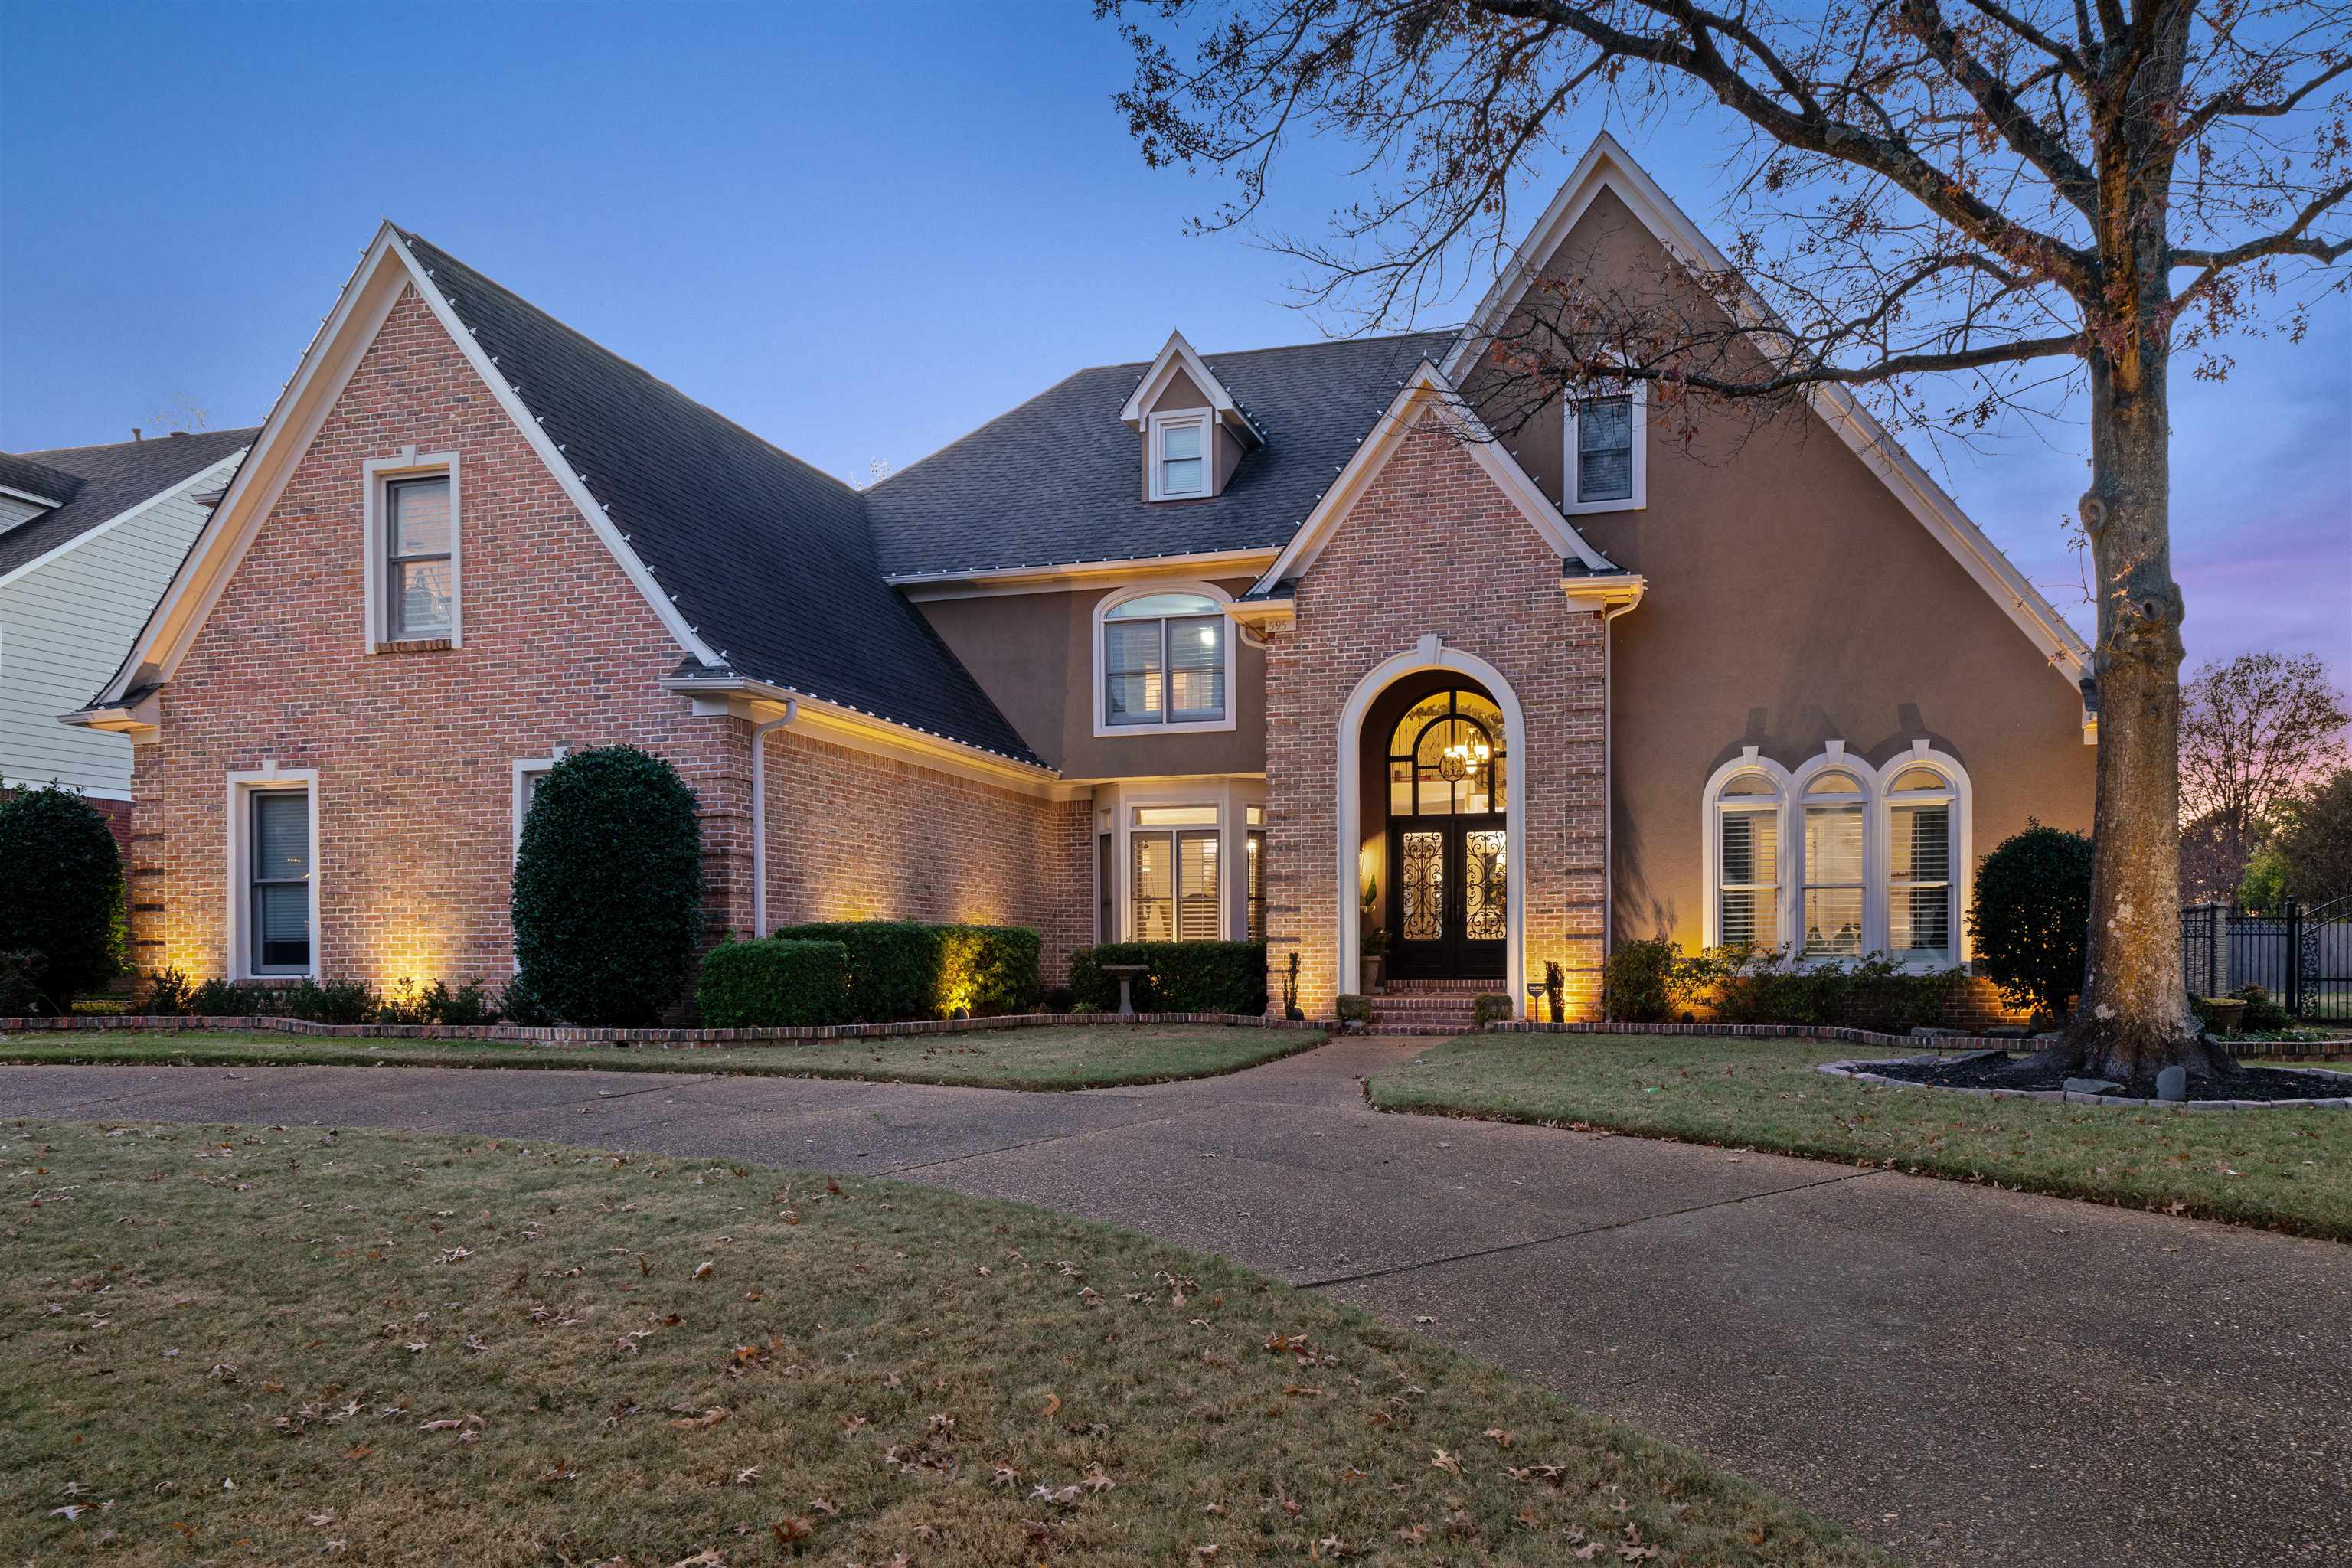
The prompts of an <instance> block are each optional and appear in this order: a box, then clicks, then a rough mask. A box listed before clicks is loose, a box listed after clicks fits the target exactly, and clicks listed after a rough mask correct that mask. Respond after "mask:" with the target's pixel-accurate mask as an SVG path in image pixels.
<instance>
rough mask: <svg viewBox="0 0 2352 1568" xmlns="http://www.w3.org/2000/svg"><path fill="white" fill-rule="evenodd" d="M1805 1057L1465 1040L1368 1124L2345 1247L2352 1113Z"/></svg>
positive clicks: (1601, 1038)
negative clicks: (2087, 1207)
mask: <svg viewBox="0 0 2352 1568" xmlns="http://www.w3.org/2000/svg"><path fill="white" fill-rule="evenodd" d="M1870 1054H1871V1053H1870V1052H1868V1051H1864V1050H1859V1049H1857V1047H1853V1046H1850V1045H1840V1044H1837V1043H1834V1042H1827V1041H1817V1040H1755V1039H1726V1038H1714V1037H1705V1036H1685V1035H1538V1034H1500V1035H1469V1036H1465V1037H1462V1038H1460V1039H1457V1040H1453V1041H1449V1042H1448V1043H1446V1044H1444V1045H1442V1046H1439V1047H1437V1048H1435V1049H1434V1050H1431V1051H1427V1052H1424V1053H1423V1055H1421V1056H1419V1057H1416V1058H1413V1059H1412V1060H1411V1061H1409V1062H1407V1063H1405V1064H1404V1065H1403V1066H1402V1067H1400V1068H1395V1069H1393V1070H1391V1071H1389V1072H1385V1073H1381V1074H1380V1075H1379V1076H1378V1077H1376V1078H1374V1079H1372V1080H1371V1083H1370V1094H1371V1098H1372V1103H1373V1104H1374V1105H1375V1106H1377V1107H1379V1108H1380V1109H1381V1110H1412V1111H1430V1112H1435V1113H1438V1114H1441V1115H1456V1116H1482V1117H1492V1118H1496V1119H1498V1120H1502V1121H1535V1122H1553V1123H1559V1124H1561V1125H1566V1126H1576V1127H1593V1128H1606V1129H1612V1130H1614V1131H1622V1132H1633V1133H1639V1134H1641V1135H1642V1136H1643V1137H1650V1138H1672V1139H1677V1140H1680V1141H1682V1142H1691V1143H1710V1144H1719V1145H1726V1146H1730V1147H1737V1148H1743V1149H1762V1150H1773V1151H1777V1152H1781V1153H1788V1154H1806V1155H1812V1156H1815V1157H1818V1158H1822V1159H1832V1160H1844V1161H1853V1162H1858V1163H1867V1164H1874V1165H1883V1166H1885V1167H1887V1168H1889V1169H1893V1170H1901V1171H1906V1172H1911V1173H1917V1174H1922V1175H1932V1176H1948V1177H1955V1178H1958V1179H1960V1180H1963V1181H1975V1182H1990V1183H1994V1184H1999V1185H2000V1186H2004V1187H2015V1188H2019V1189H2021V1190H2024V1191H2028V1192H2037V1193H2053V1194H2059V1195H2061V1196H2064V1197H2076V1198H2089V1199H2092V1200H2094V1201H2096V1202H2100V1203H2112V1204H2121V1205H2126V1206H2127V1207H2131V1208H2148V1209H2160V1210H2162V1211H2164V1212H2165V1213H2167V1214H2186V1215H2197V1216H2199V1217H2202V1218H2209V1219H2224V1220H2233V1221H2236V1222H2238V1223H2241V1224H2245V1225H2262V1226H2276V1227H2277V1228H2279V1229H2281V1230H2288V1231H2294V1232H2298V1233H2300V1234H2303V1235H2306V1236H2320V1237H2332V1238H2335V1239H2336V1240H2343V1241H2352V1114H2347V1112H2345V1111H2342V1110H2252V1111H2219V1110H2211V1111H2206V1110H2199V1111H2147V1110H2120V1109H2114V1108H2106V1107H2091V1106H2065V1105H2056V1104H2052V1103H2050V1102H2049V1101H2046V1100H1988V1099H1982V1098H1979V1097H1978V1096H1974V1095H1958V1094H1946V1093H1939V1092H1937V1091H1936V1090H1933V1089H1888V1088H1885V1087H1881V1086H1876V1085H1871V1084H1860V1083H1854V1082H1853V1081H1851V1080H1848V1079H1833V1078H1825V1077H1823V1076H1822V1074H1820V1073H1818V1072H1816V1071H1814V1070H1813V1069H1814V1068H1815V1067H1816V1066H1817V1065H1818V1064H1820V1063H1822V1062H1825V1061H1838V1060H1843V1059H1848V1058H1853V1057H1856V1056H1868V1055H1870Z"/></svg>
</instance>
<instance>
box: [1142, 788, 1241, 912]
mask: <svg viewBox="0 0 2352 1568" xmlns="http://www.w3.org/2000/svg"><path fill="white" fill-rule="evenodd" d="M1220 843H1221V837H1220V834H1219V832H1218V827H1217V808H1216V807H1215V806H1213V805H1145V806H1138V807H1136V808H1135V820H1134V824H1133V826H1132V828H1131V829H1130V831H1129V835H1128V855H1129V873H1128V897H1129V907H1130V914H1131V921H1132V924H1131V929H1130V930H1129V933H1128V936H1129V940H1130V941H1133V942H1214V941H1216V940H1217V939H1218V938H1219V937H1221V936H1223V934H1224V919H1223V908H1224V904H1223V885H1224V884H1223V878H1222V877H1220V875H1219V858H1220V857H1219V846H1220Z"/></svg>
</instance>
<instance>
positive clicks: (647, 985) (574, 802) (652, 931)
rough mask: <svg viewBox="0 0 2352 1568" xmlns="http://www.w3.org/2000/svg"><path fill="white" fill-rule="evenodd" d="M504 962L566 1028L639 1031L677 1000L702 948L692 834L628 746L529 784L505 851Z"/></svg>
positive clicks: (665, 777) (670, 772)
mask: <svg viewBox="0 0 2352 1568" xmlns="http://www.w3.org/2000/svg"><path fill="white" fill-rule="evenodd" d="M513 911H514V933H515V957H516V959H517V961H518V962H519V963H520V965H521V968H522V979H523V981H524V982H525V984H526V989H527V990H528V992H529V993H530V994H531V995H532V996H534V997H536V998H537V999H538V1001H539V1002H540V1003H541V1005H544V1006H545V1008H546V1009H547V1011H548V1012H549V1013H550V1014H551V1015H552V1016H555V1017H557V1018H560V1019H562V1020H563V1021H564V1022H566V1023H571V1024H600V1025H602V1024H610V1025H624V1026H625V1025H645V1024H651V1023H653V1022H655V1021H656V1020H657V1019H658V1018H659V1017H660V1016H661V1014H662V1010H663V1009H664V1008H666V1007H667V1006H669V1005H671V1004H672V1003H674V1002H676V1001H677V1000H678V999H679V998H680V997H681V996H682V995H683V994H685V992H686V984H687V980H688V977H689V976H690V975H691V974H692V973H693V972H694V959H695V954H696V952H697V951H698V949H699V948H700V946H701V942H702V826H701V824H700V823H699V822H698V820H697V819H696V816H695V803H694V792H693V791H692V790H690V789H688V787H687V786H686V781H685V780H683V779H681V778H679V777H678V776H677V770H676V769H674V768H672V767H671V766H670V765H669V763H666V762H664V761H662V760H661V759H660V758H659V757H655V756H649V755H647V754H646V752H641V751H639V750H637V749H636V748H635V746H607V747H604V748H602V749H601V750H597V751H593V752H580V753H578V754H577V755H575V756H572V757H568V758H566V759H565V760H564V761H562V762H561V763H557V764H556V765H555V767H554V768H553V769H551V771H550V772H549V773H548V774H547V776H546V777H545V778H544V779H542V780H541V782H540V786H539V794H538V795H537V796H536V797H535V798H534V799H533V800H532V802H531V807H530V815H529V816H526V817H525V818H524V819H523V825H522V842H521V844H520V846H519V847H518V848H517V849H516V851H515V869H514V900H513Z"/></svg>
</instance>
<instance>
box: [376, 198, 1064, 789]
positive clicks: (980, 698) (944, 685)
mask: <svg viewBox="0 0 2352 1568" xmlns="http://www.w3.org/2000/svg"><path fill="white" fill-rule="evenodd" d="M403 237H404V239H406V241H407V242H408V245H409V247H410V249H411V250H412V251H413V252H414V254H415V257H416V258H417V259H418V260H419V261H421V262H423V263H424V265H425V268H427V269H428V270H429V271H430V272H431V274H432V276H433V281H434V283H435V285H436V287H437V288H438V289H440V290H441V292H442V294H443V296H444V297H445V298H446V299H447V300H448V301H449V304H450V306H451V308H452V309H454V310H456V311H457V318H458V320H459V321H463V322H464V323H465V324H466V325H467V327H468V328H470V329H472V331H473V332H474V335H475V339H476V341H477V342H479V343H480V344H481V346H482V347H483V349H484V350H485V351H487V352H488V353H489V354H491V355H492V356H493V357H495V358H496V359H497V361H498V370H499V374H501V375H503V376H504V377H505V378H506V380H507V382H508V384H509V385H510V386H512V387H513V388H514V390H515V395H517V396H518V397H520V399H521V400H522V403H523V405H524V406H525V407H527V408H528V409H529V410H530V412H531V414H532V415H533V416H535V417H537V418H538V419H539V420H540V422H541V427H542V428H543V429H544V430H545V431H546V432H547V434H548V436H549V437H550V438H551V440H553V441H555V442H556V443H557V444H558V445H559V446H561V447H562V448H563V455H564V457H565V458H566V460H567V461H569V462H570V463H571V465H572V469H573V471H574V472H576V473H578V474H580V475H582V476H583V483H585V484H586V486H587V488H588V490H589V493H591V494H592V495H593V496H594V497H595V498H596V499H597V500H598V501H599V502H601V503H602V504H603V505H604V508H605V510H607V512H608V513H609V514H610V515H611V517H612V519H613V521H614V525H615V526H616V527H618V528H619V529H620V530H621V531H622V532H623V533H624V534H625V535H626V536H627V538H628V542H629V547H630V548H631V549H632V550H634V551H635V552H636V553H637V555H638V556H639V557H640V558H641V559H642V560H643V561H644V562H645V563H646V565H647V566H649V567H651V568H652V569H653V572H654V574H655V576H656V579H657V580H658V582H659V584H660V585H661V587H662V589H663V590H664V591H665V592H667V593H668V594H670V595H673V596H674V598H675V600H676V603H677V608H678V609H679V611H680V612H682V613H683V614H684V615H685V616H686V619H687V622H688V624H689V625H691V626H695V627H696V628H697V629H698V632H699V634H700V636H701V637H702V638H703V640H704V641H706V642H708V643H709V645H710V646H711V647H713V648H714V649H718V650H721V651H723V652H724V653H725V654H726V655H727V663H728V665H729V667H730V668H731V669H732V670H734V671H735V672H736V673H737V674H740V675H743V676H748V677H751V679H758V680H763V681H768V682H771V683H772V684H775V685H777V686H782V687H786V688H789V689H793V690H795V691H798V692H801V693H803V694H804V695H807V696H810V697H814V698H821V699H823V700H826V701H829V702H835V703H839V704H841V705H843V706H845V707H849V708H854V709H856V710H859V711H862V712H866V713H870V714H873V715H875V716H877V717H879V718H884V719H887V720H890V721H894V722H896V723H900V724H905V725H908V726H911V727H913V728H915V729H918V730H922V731H929V733H932V734H937V735H943V736H946V737H948V738H950V739H951V740H956V741H961V742H964V743H965V744H967V745H971V746H977V747H980V748H981V749H982V750H984V751H989V752H996V753H999V754H1001V755H1003V756H1007V757H1011V758H1013V759H1015V760H1017V761H1020V762H1024V763H1036V764H1038V765H1040V766H1042V765H1043V763H1041V762H1040V760H1039V758H1038V757H1037V755H1036V753H1035V752H1033V751H1031V750H1030V749H1029V746H1028V743H1027V742H1024V740H1023V739H1022V738H1021V736H1020V734H1019V733H1018V732H1017V731H1015V730H1014V729H1013V725H1012V724H1011V723H1010V722H1009V721H1007V720H1006V719H1005V718H1004V716H1003V714H1002V713H1000V712H998V711H997V709H996V705H995V704H994V703H993V702H992V701H990V700H989V699H988V696H987V694H986V693H984V692H983V691H982V690H981V689H980V685H979V683H978V682H977V681H975V680H974V679H972V678H971V673H970V672H969V671H967V670H966V669H965V668H963V666H962V665H961V664H960V663H959V662H957V660H956V658H955V656H954V655H953V654H952V653H950V652H949V651H948V648H947V645H946V644H945V643H943V642H941V641H940V638H939V637H938V635H937V634H936V633H934V632H933V631H932V630H931V628H930V625H929V622H927V621H925V620H924V619H923V617H922V615H921V613H920V612H919V611H918V610H917V609H916V608H915V607H914V606H913V605H909V604H908V603H907V601H906V600H905V599H903V598H901V597H900V596H899V595H898V593H897V592H896V591H895V590H894V589H892V588H891V587H890V586H889V585H888V584H887V583H885V582H884V581H883V574H882V568H881V566H880V565H879V563H877V561H876V560H875V556H874V547H873V542H872V540H871V538H870V537H869V535H868V533H867V531H866V516H865V509H864V506H863V503H862V501H861V500H860V497H859V495H858V492H857V491H856V490H853V489H850V488H849V487H848V486H846V485H845V484H843V483H842V482H841V481H840V480H838V479H835V478H833V477H832V476H831V475H829V474H826V473H824V472H822V471H821V470H819V469H817V468H812V467H811V466H809V465H808V464H806V463H804V462H803V461H801V460H800V459H799V458H795V457H793V456H792V455H791V454H789V453H786V452H782V451H779V450H777V449H776V448H775V447H772V446H770V445H769V444H768V443H767V442H765V441H762V440H761V439H760V438H759V437H756V436H754V435H752V434H751V432H750V431H748V430H745V429H744V428H743V427H742V426H739V425H737V424H735V423H733V422H732V421H731V420H729V419H726V418H724V417H722V416H719V415H718V414H716V413H714V412H712V411H711V410H710V409H709V408H706V407H704V406H703V405H701V404H699V403H697V402H695V401H694V400H693V399H692V398H690V397H688V396H687V395H685V394H684V393H682V392H680V391H678V390H677V388H676V387H674V386H672V385H670V384H668V383H667V382H664V381H660V380H657V379H656V378H655V377H654V376H652V375H649V374H646V372H645V371H643V370H641V369H639V368H638V367H637V366H635V365H634V364H631V363H629V362H628V361H626V360H624V359H622V358H621V357H620V356H619V355H617V354H615V353H613V352H612V351H611V350H609V349H606V348H604V347H603V346H602V345H600V344H598V343H596V342H592V341H590V340H589V339H588V338H586V337H583V336H582V335H581V334H580V333H579V332H576V331H572V329H571V328H570V327H567V326H565V325H564V324H563V323H562V322H561V321H557V320H555V318H553V317H552V316H550V315H548V314H547V313H546V312H545V311H543V310H540V309H539V308H538V307H537V306H534V305H532V304H530V302H529V301H527V300H523V299H521V298H520V296H518V295H516V294H514V293H512V292H511V291H509V290H508V289H504V288H501V287H500V286H499V285H498V284H496V283H494V282H492V281H491V280H490V279H488V278H486V277H484V276H483V275H482V274H480V273H479V272H477V271H475V270H474V269H473V268H470V267H467V265H466V264H465V263H464V262H462V261H459V260H457V258H455V257H453V256H451V255H450V254H449V253H448V252H447V251H445V250H443V249H441V248H440V247H437V246H435V245H433V244H432V243H431V242H429V241H427V240H425V239H422V238H420V237H417V236H415V235H414V234H408V233H406V232H405V231H403Z"/></svg>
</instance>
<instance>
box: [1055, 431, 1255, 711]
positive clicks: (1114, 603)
mask: <svg viewBox="0 0 2352 1568" xmlns="http://www.w3.org/2000/svg"><path fill="white" fill-rule="evenodd" d="M1154 417H1157V416H1154ZM1151 594H1198V595H1201V596H1202V597H1203V598H1206V599H1209V600H1212V601H1213V602H1214V603H1215V604H1216V605H1218V606H1219V607H1220V608H1221V609H1222V608H1223V606H1224V605H1230V604H1232V603H1233V602H1234V596H1233V595H1231V594H1228V593H1226V592H1225V591H1224V590H1223V588H1220V587H1218V586H1217V585H1216V584H1214V583H1194V582H1188V581H1182V580H1171V581H1166V582H1142V583H1129V584H1127V585H1126V586H1125V587H1123V588H1115V589H1113V590H1112V591H1111V592H1109V593H1108V594H1105V595H1103V596H1102V597H1101V598H1099V599H1097V600H1096V601H1095V614H1094V633H1093V637H1094V655H1093V657H1092V658H1090V659H1089V660H1088V663H1089V664H1091V665H1092V666H1093V679H1094V688H1095V736H1096V738H1097V739H1098V740H1099V739H1105V738H1108V737H1109V736H1114V735H1119V736H1139V735H1203V734H1211V733H1214V732H1216V731H1221V730H1231V729H1233V728H1234V725H1235V716H1236V714H1237V713H1238V712H1239V710H1240V708H1241V693H1240V690H1239V687H1238V683H1237V682H1236V680H1235V679H1234V677H1235V676H1236V675H1237V674H1238V673H1239V672H1238V671H1236V670H1235V669H1234V623H1233V621H1232V620H1231V618H1229V617H1225V616H1220V617H1219V619H1218V622H1217V635H1218V636H1219V637H1222V638H1223V639H1224V647H1223V654H1222V655H1221V657H1222V658H1223V660H1224V670H1225V711H1224V716H1223V717H1222V718H1218V719H1187V720H1182V721H1167V720H1162V721H1160V722H1159V723H1156V724H1114V723H1112V722H1111V721H1110V691H1109V688H1108V669H1107V668H1105V665H1104V659H1103V649H1104V641H1103V626H1104V623H1105V622H1106V621H1108V619H1109V618H1110V613H1111V611H1113V610H1115V609H1117V608H1118V606H1119V605H1123V604H1125V603H1127V601H1129V599H1139V598H1142V597H1144V596H1146V595H1151ZM1161 679H1162V682H1163V684H1166V683H1167V672H1166V671H1164V670H1163V671H1162V672H1161Z"/></svg>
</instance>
